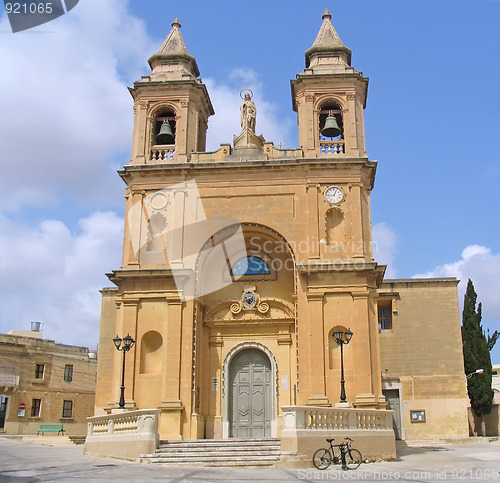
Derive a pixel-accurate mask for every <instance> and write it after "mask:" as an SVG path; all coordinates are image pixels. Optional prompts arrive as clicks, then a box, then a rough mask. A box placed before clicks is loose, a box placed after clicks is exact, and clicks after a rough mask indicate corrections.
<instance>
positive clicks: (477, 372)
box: [465, 369, 484, 381]
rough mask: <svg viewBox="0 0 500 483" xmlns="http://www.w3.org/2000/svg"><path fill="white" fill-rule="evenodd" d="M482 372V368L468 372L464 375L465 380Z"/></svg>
mask: <svg viewBox="0 0 500 483" xmlns="http://www.w3.org/2000/svg"><path fill="white" fill-rule="evenodd" d="M483 372H484V369H477V370H475V371H474V372H471V373H470V374H467V375H466V376H465V380H466V381H468V380H469V379H470V378H471V377H472V376H475V375H476V374H482V373H483Z"/></svg>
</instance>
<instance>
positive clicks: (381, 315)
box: [378, 304, 392, 331]
mask: <svg viewBox="0 0 500 483" xmlns="http://www.w3.org/2000/svg"><path fill="white" fill-rule="evenodd" d="M378 330H379V331H382V330H392V309H391V306H390V304H389V305H388V304H379V305H378Z"/></svg>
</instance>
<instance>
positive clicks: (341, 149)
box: [319, 141, 345, 156]
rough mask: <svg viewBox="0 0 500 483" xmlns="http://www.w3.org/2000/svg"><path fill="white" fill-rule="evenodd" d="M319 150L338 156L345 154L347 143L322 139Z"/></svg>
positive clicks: (322, 152)
mask: <svg viewBox="0 0 500 483" xmlns="http://www.w3.org/2000/svg"><path fill="white" fill-rule="evenodd" d="M319 152H320V153H321V154H333V155H337V156H339V155H342V154H345V143H344V141H320V142H319Z"/></svg>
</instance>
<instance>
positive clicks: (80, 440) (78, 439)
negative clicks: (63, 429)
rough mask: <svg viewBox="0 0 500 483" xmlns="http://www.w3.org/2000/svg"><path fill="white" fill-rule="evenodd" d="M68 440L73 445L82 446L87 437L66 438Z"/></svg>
mask: <svg viewBox="0 0 500 483" xmlns="http://www.w3.org/2000/svg"><path fill="white" fill-rule="evenodd" d="M68 438H69V440H70V441H71V442H72V443H73V444H84V443H85V440H86V439H87V436H71V435H70V436H68Z"/></svg>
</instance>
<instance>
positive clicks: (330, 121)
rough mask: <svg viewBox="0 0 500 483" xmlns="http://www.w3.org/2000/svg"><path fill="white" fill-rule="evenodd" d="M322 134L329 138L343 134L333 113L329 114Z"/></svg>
mask: <svg viewBox="0 0 500 483" xmlns="http://www.w3.org/2000/svg"><path fill="white" fill-rule="evenodd" d="M321 134H323V136H325V137H327V138H334V137H335V136H339V135H340V134H342V130H341V129H340V128H339V125H338V124H337V119H336V118H335V116H333V115H329V116H328V117H327V118H326V121H325V125H324V126H323V129H322V130H321Z"/></svg>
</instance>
